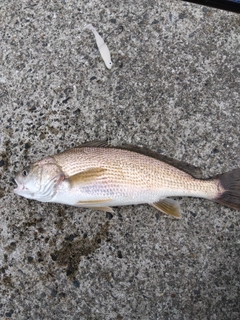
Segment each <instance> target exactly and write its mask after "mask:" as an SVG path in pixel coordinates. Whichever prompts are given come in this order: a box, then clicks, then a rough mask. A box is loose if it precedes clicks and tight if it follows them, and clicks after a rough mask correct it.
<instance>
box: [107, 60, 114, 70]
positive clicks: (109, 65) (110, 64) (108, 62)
mask: <svg viewBox="0 0 240 320" xmlns="http://www.w3.org/2000/svg"><path fill="white" fill-rule="evenodd" d="M105 64H106V67H107V68H108V69H111V68H112V65H113V63H112V61H111V60H106V61H105Z"/></svg>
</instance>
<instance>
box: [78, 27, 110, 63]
mask: <svg viewBox="0 0 240 320" xmlns="http://www.w3.org/2000/svg"><path fill="white" fill-rule="evenodd" d="M84 29H89V30H91V31H92V32H93V34H94V36H95V40H96V43H97V46H98V50H99V52H100V54H101V57H102V59H103V61H104V63H105V65H106V67H107V68H108V69H111V68H112V65H113V63H112V61H111V55H110V51H109V49H108V46H107V45H106V43H105V42H104V40H103V38H102V37H101V36H100V34H99V33H98V32H97V30H96V29H95V28H94V26H93V25H92V24H88V25H87V26H86V27H85V28H84Z"/></svg>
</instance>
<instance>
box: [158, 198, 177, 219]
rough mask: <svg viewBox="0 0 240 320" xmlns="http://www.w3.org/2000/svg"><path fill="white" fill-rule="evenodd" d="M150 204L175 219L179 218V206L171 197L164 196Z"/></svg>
mask: <svg viewBox="0 0 240 320" xmlns="http://www.w3.org/2000/svg"><path fill="white" fill-rule="evenodd" d="M152 206H153V207H154V208H156V209H158V210H159V211H161V212H163V213H166V214H168V215H170V216H173V217H175V218H177V219H181V212H180V206H179V204H178V202H177V201H175V200H173V199H168V198H166V199H163V200H161V201H159V202H155V203H153V204H152Z"/></svg>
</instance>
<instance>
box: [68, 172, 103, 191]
mask: <svg viewBox="0 0 240 320" xmlns="http://www.w3.org/2000/svg"><path fill="white" fill-rule="evenodd" d="M105 171H106V169H104V168H91V169H88V170H85V171H82V172H79V173H76V174H74V175H73V176H71V177H69V178H68V181H69V182H70V184H71V186H72V187H73V186H76V185H79V184H82V183H87V182H91V181H94V180H95V179H96V178H98V177H100V176H102V175H103V173H104V172H105Z"/></svg>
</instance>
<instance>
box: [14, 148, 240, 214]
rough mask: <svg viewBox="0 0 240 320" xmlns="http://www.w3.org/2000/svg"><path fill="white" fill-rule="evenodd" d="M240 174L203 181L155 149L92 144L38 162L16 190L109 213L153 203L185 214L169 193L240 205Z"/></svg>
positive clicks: (170, 212)
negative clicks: (122, 206) (148, 150)
mask: <svg viewBox="0 0 240 320" xmlns="http://www.w3.org/2000/svg"><path fill="white" fill-rule="evenodd" d="M171 163H174V160H171ZM24 172H25V173H26V170H25V171H24ZM188 172H189V170H188ZM239 177H240V169H235V171H234V172H233V171H231V172H230V173H225V174H223V175H222V176H219V177H215V178H212V179H206V180H203V179H197V178H194V177H193V176H192V175H190V174H189V173H187V172H185V171H183V170H180V169H178V168H177V167H175V166H174V165H170V164H169V163H166V162H164V161H160V160H159V159H158V158H157V155H156V156H155V157H154V156H153V153H151V156H148V155H146V152H143V151H142V152H141V149H139V152H136V151H135V150H131V148H129V149H126V148H121V147H109V146H106V145H103V144H99V145H96V143H93V144H91V143H90V144H87V145H83V146H80V147H78V148H73V149H70V150H67V151H64V152H62V153H59V154H55V155H53V156H50V157H47V158H45V159H43V160H40V161H38V162H36V163H34V164H33V165H31V166H30V170H29V172H27V175H26V176H23V174H21V173H19V174H18V175H17V176H16V178H15V181H16V183H17V184H18V188H16V189H15V193H17V194H19V195H22V196H24V197H26V198H30V199H36V200H39V201H48V202H58V203H63V204H69V205H73V206H80V207H89V208H95V209H99V210H104V211H112V209H111V208H110V207H112V206H119V205H129V204H140V203H148V204H151V205H153V206H154V207H155V208H157V209H158V210H160V211H163V212H165V213H167V214H170V215H173V216H175V217H178V218H179V217H180V207H179V205H178V203H177V202H176V201H174V200H171V199H168V197H173V196H174V197H176V196H192V197H201V198H206V199H209V200H213V201H216V202H219V203H222V204H224V205H227V206H230V207H233V208H237V209H239V207H240V204H239V202H240V201H239V198H240V194H239V193H240V191H239V185H240V183H239V181H240V178H239ZM43 195H44V196H43Z"/></svg>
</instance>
